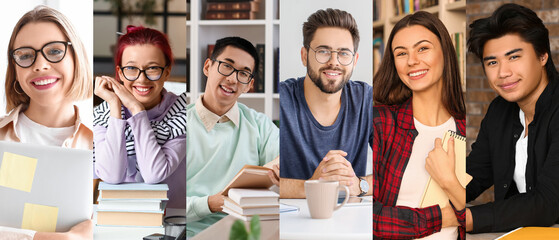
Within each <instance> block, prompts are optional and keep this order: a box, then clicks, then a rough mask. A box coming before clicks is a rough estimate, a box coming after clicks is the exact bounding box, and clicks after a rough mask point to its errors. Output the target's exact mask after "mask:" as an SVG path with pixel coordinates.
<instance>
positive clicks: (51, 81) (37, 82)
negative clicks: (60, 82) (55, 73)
mask: <svg viewBox="0 0 559 240" xmlns="http://www.w3.org/2000/svg"><path fill="white" fill-rule="evenodd" d="M53 82H56V79H45V80H41V81H36V82H33V84H35V85H38V86H43V85H47V84H51V83H53Z"/></svg>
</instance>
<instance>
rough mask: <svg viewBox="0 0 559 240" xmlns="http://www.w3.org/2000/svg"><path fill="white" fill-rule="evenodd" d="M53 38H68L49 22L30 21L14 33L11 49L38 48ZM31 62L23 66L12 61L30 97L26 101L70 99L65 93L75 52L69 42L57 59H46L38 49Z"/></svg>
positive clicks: (71, 79) (70, 81)
mask: <svg viewBox="0 0 559 240" xmlns="http://www.w3.org/2000/svg"><path fill="white" fill-rule="evenodd" d="M53 41H63V42H67V41H68V39H67V38H66V37H65V36H64V34H63V33H62V31H60V29H59V28H58V26H57V25H56V24H54V23H51V22H31V23H28V24H26V25H25V26H23V27H22V28H21V30H20V31H19V33H18V34H17V36H16V38H15V41H14V46H13V49H17V48H21V47H31V48H33V49H36V50H39V49H41V48H42V47H43V46H44V45H45V44H47V43H50V42H53ZM45 49H46V48H45ZM36 55H37V58H36V60H35V62H34V63H33V65H31V66H30V67H28V68H22V67H20V66H17V65H15V69H16V80H17V81H18V82H19V85H20V86H21V88H22V89H23V91H24V92H25V94H27V95H28V96H29V98H30V103H29V104H38V105H41V106H52V105H53V104H61V103H67V102H70V101H71V100H70V99H69V98H67V97H66V94H67V93H68V91H69V90H70V88H71V87H72V84H73V82H74V53H73V51H72V47H71V46H68V48H67V52H66V55H65V56H64V58H63V59H62V60H61V61H60V62H57V63H51V62H49V61H47V60H46V59H45V57H44V56H43V54H41V52H37V54H36Z"/></svg>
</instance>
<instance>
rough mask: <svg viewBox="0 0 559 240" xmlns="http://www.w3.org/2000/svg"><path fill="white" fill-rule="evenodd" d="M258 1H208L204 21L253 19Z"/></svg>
mask: <svg viewBox="0 0 559 240" xmlns="http://www.w3.org/2000/svg"><path fill="white" fill-rule="evenodd" d="M259 4H260V0H208V3H207V4H206V20H214V19H255V16H256V13H257V12H258V10H259Z"/></svg>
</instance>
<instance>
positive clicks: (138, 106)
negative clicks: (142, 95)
mask: <svg viewBox="0 0 559 240" xmlns="http://www.w3.org/2000/svg"><path fill="white" fill-rule="evenodd" d="M106 79H107V81H109V82H110V83H111V86H112V88H113V91H114V92H115V94H116V96H117V97H118V98H119V99H120V102H122V104H123V105H124V106H125V107H126V108H128V110H130V112H132V115H136V114H137V113H139V112H141V111H143V110H145V108H144V105H143V104H142V103H140V102H139V101H138V99H136V98H135V97H134V95H132V93H131V92H130V91H128V90H127V89H126V88H125V87H124V85H122V84H121V83H120V82H118V81H117V80H116V79H114V78H111V77H106Z"/></svg>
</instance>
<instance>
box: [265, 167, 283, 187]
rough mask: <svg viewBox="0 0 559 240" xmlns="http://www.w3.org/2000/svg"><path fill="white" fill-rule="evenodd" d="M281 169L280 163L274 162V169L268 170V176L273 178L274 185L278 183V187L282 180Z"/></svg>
mask: <svg viewBox="0 0 559 240" xmlns="http://www.w3.org/2000/svg"><path fill="white" fill-rule="evenodd" d="M279 171H280V168H279V164H274V165H273V166H272V170H270V171H268V177H269V178H270V180H272V182H273V183H274V185H276V186H278V187H279V181H280V178H279V175H280V174H279Z"/></svg>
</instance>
